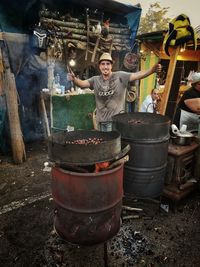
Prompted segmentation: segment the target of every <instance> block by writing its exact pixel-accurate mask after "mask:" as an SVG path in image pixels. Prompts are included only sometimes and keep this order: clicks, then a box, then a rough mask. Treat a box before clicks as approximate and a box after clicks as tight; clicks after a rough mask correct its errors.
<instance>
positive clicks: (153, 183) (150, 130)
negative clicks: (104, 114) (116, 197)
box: [113, 112, 170, 198]
mask: <svg viewBox="0 0 200 267" xmlns="http://www.w3.org/2000/svg"><path fill="white" fill-rule="evenodd" d="M113 127H114V129H115V130H118V131H119V132H120V133H121V137H122V143H123V142H126V143H129V144H130V147H131V149H130V152H129V161H128V162H127V163H126V164H125V167H124V180H123V186H124V193H125V194H133V195H135V196H136V197H144V198H145V197H146V198H147V197H148V198H149V197H150V198H153V197H158V196H159V195H161V193H162V190H163V186H164V178H165V173H166V166H167V156H168V141H169V129H170V120H169V119H168V118H167V117H166V116H162V115H159V114H153V113H143V112H136V113H123V114H118V115H116V116H114V117H113Z"/></svg>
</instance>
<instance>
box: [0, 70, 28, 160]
mask: <svg viewBox="0 0 200 267" xmlns="http://www.w3.org/2000/svg"><path fill="white" fill-rule="evenodd" d="M5 93H6V103H7V112H8V119H9V126H10V137H11V147H12V154H13V160H14V162H15V163H16V164H20V163H22V162H23V161H24V160H25V159H26V153H25V146H24V142H23V135H22V131H21V125H20V120H19V113H18V103H17V89H16V85H15V77H14V74H13V73H11V72H10V70H9V69H7V70H6V71H5Z"/></svg>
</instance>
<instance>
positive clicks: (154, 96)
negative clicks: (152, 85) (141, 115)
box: [140, 89, 159, 113]
mask: <svg viewBox="0 0 200 267" xmlns="http://www.w3.org/2000/svg"><path fill="white" fill-rule="evenodd" d="M158 100H159V90H158V89H152V90H151V94H150V95H148V96H147V97H146V98H145V100H144V101H143V103H142V105H141V108H140V111H141V112H149V113H158V110H157V104H158V103H157V101H158Z"/></svg>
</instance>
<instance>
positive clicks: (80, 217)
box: [52, 164, 124, 245]
mask: <svg viewBox="0 0 200 267" xmlns="http://www.w3.org/2000/svg"><path fill="white" fill-rule="evenodd" d="M123 167H124V166H123V164H121V165H120V166H118V167H116V168H114V169H111V170H108V171H102V172H99V173H78V172H70V171H67V170H64V169H62V168H58V167H53V168H52V195H53V200H54V204H55V216H54V226H55V230H56V232H57V233H58V235H59V236H60V237H61V238H62V239H64V240H65V241H68V242H70V243H73V244H78V245H95V244H99V243H103V242H105V241H107V240H108V239H110V238H112V237H113V236H114V235H116V234H117V232H118V231H119V228H120V216H121V207H122V197H123Z"/></svg>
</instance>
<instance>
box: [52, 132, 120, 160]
mask: <svg viewBox="0 0 200 267" xmlns="http://www.w3.org/2000/svg"><path fill="white" fill-rule="evenodd" d="M89 138H101V139H102V140H103V141H102V142H101V143H99V144H89V145H86V144H69V143H68V142H69V141H75V140H79V139H89ZM66 142H67V143H66ZM120 152H121V135H120V133H119V132H118V131H112V132H100V131H93V130H91V131H90V130H77V131H72V132H66V131H62V132H57V133H53V134H52V135H51V137H50V138H49V139H48V157H49V160H51V161H53V162H55V163H58V164H77V165H90V164H95V163H97V162H105V161H112V160H113V159H114V158H115V157H117V156H118V155H119V154H120Z"/></svg>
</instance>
